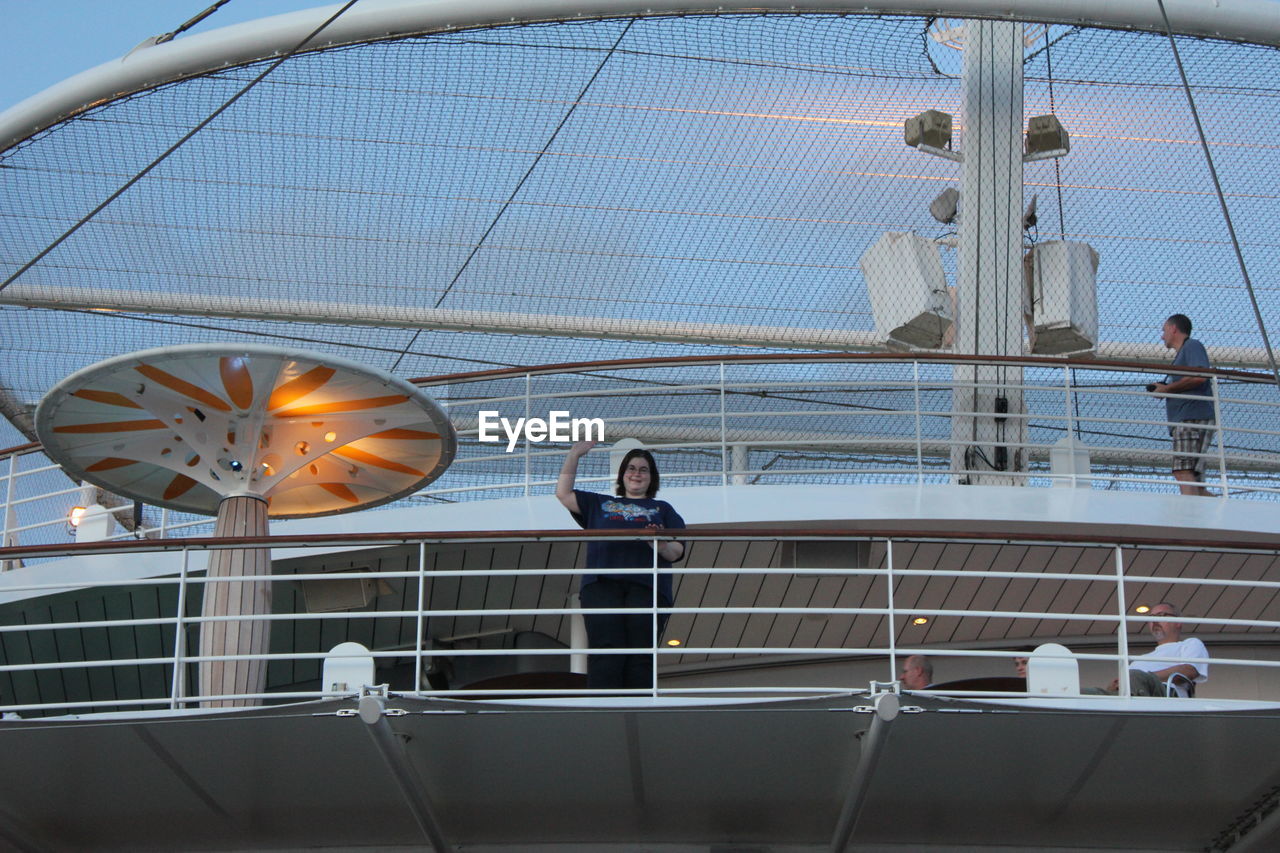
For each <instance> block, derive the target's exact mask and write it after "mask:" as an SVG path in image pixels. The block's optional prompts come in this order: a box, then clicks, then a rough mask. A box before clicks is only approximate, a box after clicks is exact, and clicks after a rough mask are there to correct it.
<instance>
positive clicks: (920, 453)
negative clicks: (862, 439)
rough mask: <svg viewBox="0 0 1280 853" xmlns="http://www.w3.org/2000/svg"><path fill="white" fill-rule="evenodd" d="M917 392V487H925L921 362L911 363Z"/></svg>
mask: <svg viewBox="0 0 1280 853" xmlns="http://www.w3.org/2000/svg"><path fill="white" fill-rule="evenodd" d="M911 367H912V374H913V376H914V379H915V381H914V382H913V383H912V384H913V385H914V386H915V392H916V485H917V486H923V485H924V437H923V435H922V430H921V425H920V362H919V361H913V362H911Z"/></svg>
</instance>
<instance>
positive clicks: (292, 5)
mask: <svg viewBox="0 0 1280 853" xmlns="http://www.w3.org/2000/svg"><path fill="white" fill-rule="evenodd" d="M213 4H214V0H0V22H2V23H3V33H4V35H3V37H0V111H3V110H7V109H8V108H9V107H11V106H13V105H14V104H16V103H18V102H19V101H22V100H25V99H26V98H29V97H31V96H32V95H35V94H38V93H40V92H42V91H44V90H45V89H47V88H48V87H50V86H52V85H54V84H55V83H58V82H60V81H62V80H64V79H66V78H67V77H70V76H72V75H73V74H78V73H79V72H81V71H84V70H87V69H89V68H92V67H94V66H95V65H101V64H102V63H104V62H109V61H111V60H113V59H118V58H120V57H121V56H123V55H124V54H126V53H128V52H129V51H130V50H132V49H133V48H134V47H137V46H138V44H140V43H141V42H142V41H144V40H145V39H147V38H149V37H150V36H154V35H160V34H161V33H167V32H172V31H173V30H176V29H177V28H178V27H180V26H182V24H184V23H185V22H186V21H188V20H190V19H191V18H194V17H195V16H196V15H198V14H200V13H201V12H203V11H204V10H205V9H207V8H209V7H210V6H212V5H213ZM326 5H330V0H230V2H229V3H227V4H226V5H224V6H223V7H222V8H221V9H219V10H218V11H216V12H214V13H213V14H212V15H210V16H209V17H208V18H206V19H205V20H204V21H203V22H201V23H200V24H198V25H196V26H195V27H193V28H192V29H190V30H188V31H187V33H186V34H187V35H191V34H193V33H199V32H203V31H205V30H210V29H216V28H217V27H225V26H228V25H230V24H238V23H240V22H242V21H249V20H253V19H255V18H263V17H266V16H268V15H278V14H281V13H283V12H293V11H296V10H298V9H309V8H312V7H314V6H326Z"/></svg>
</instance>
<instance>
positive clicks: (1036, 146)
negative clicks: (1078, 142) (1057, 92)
mask: <svg viewBox="0 0 1280 853" xmlns="http://www.w3.org/2000/svg"><path fill="white" fill-rule="evenodd" d="M1070 150H1071V139H1070V138H1069V137H1068V135H1067V131H1066V129H1065V128H1064V127H1063V126H1062V123H1061V122H1059V121H1058V117H1057V116H1055V115H1047V116H1032V117H1031V118H1029V119H1027V141H1026V153H1025V154H1024V155H1023V157H1022V162H1024V163H1031V162H1033V161H1035V160H1048V159H1049V158H1051V157H1061V156H1063V155H1064V154H1066V153H1067V152H1068V151H1070Z"/></svg>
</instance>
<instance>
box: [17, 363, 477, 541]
mask: <svg viewBox="0 0 1280 853" xmlns="http://www.w3.org/2000/svg"><path fill="white" fill-rule="evenodd" d="M36 429H37V431H38V433H39V435H40V439H41V441H43V442H44V446H45V449H46V450H47V451H48V453H49V455H50V456H52V457H53V458H54V459H56V460H57V461H58V462H59V463H61V465H62V466H63V468H65V469H66V471H67V472H68V473H69V474H71V475H72V476H78V477H80V478H82V479H84V480H87V481H89V482H91V483H95V484H97V485H99V486H102V487H103V488H105V489H109V490H111V491H113V492H116V493H117V494H121V495H125V496H128V497H132V498H135V499H138V500H142V501H146V502H147V503H151V504H158V505H160V506H167V507H170V508H172V509H178V510H183V511H187V512H198V513H207V514H215V513H216V512H217V509H218V504H219V503H220V502H221V501H222V499H223V498H226V497H231V496H234V495H249V496H258V497H262V498H264V499H265V500H266V501H267V505H268V508H269V509H268V512H269V514H270V515H271V516H273V517H276V518H284V517H302V516H315V515H328V514H331V513H339V512H345V511H347V510H353V509H363V508H367V507H370V506H375V505H377V504H381V503H386V502H387V501H392V500H395V499H397V498H400V497H403V496H405V495H407V494H410V493H412V492H414V491H416V490H417V489H420V488H422V487H423V486H425V485H426V484H428V483H430V482H431V481H433V480H435V479H436V478H437V477H439V476H440V475H441V474H442V473H443V472H444V470H445V469H446V468H447V467H448V466H449V463H450V462H452V461H453V456H454V451H455V447H456V438H455V435H454V431H453V427H452V426H451V425H450V423H449V419H448V417H447V416H446V415H445V414H444V412H443V411H442V410H441V408H440V407H439V406H438V405H436V403H435V402H434V401H433V400H432V399H431V398H430V397H429V396H427V395H426V394H425V393H424V392H423V391H421V390H419V389H417V388H415V387H414V386H412V385H410V384H409V383H407V382H404V381H403V380H400V379H396V378H394V377H392V376H390V375H388V374H386V373H383V372H382V371H379V370H375V369H373V368H369V367H365V366H363V365H359V364H356V363H354V362H351V361H347V360H345V359H341V358H335V357H333V356H329V355H322V354H319V353H313V352H305V351H299V350H289V349H279V348H275V347H265V346H229V345H209V344H195V345H190V346H178V347H165V348H161V349H152V350H145V351H143V352H136V353H131V354H129V355H124V356H120V357H118V358H113V359H109V360H107V361H103V362H100V363H99V364H96V365H93V366H91V367H88V368H86V369H84V370H81V371H79V372H78V373H75V374H73V375H72V376H69V377H68V378H66V379H65V380H63V381H62V382H61V383H59V384H58V385H57V386H55V387H54V388H53V389H52V390H50V391H49V393H48V394H47V395H46V396H45V398H44V400H43V401H42V402H41V403H40V407H39V409H38V410H37V412H36Z"/></svg>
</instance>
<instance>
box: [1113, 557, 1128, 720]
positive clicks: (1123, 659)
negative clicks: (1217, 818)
mask: <svg viewBox="0 0 1280 853" xmlns="http://www.w3.org/2000/svg"><path fill="white" fill-rule="evenodd" d="M1115 549H1116V607H1117V608H1118V610H1119V614H1120V622H1119V632H1118V638H1117V639H1118V644H1119V647H1120V649H1119V650H1120V659H1119V660H1118V661H1117V662H1116V663H1117V665H1118V666H1117V669H1118V672H1117V674H1116V681H1117V683H1118V684H1119V686H1120V695H1121V696H1125V697H1127V696H1128V695H1129V623H1128V622H1127V621H1126V620H1127V618H1128V613H1129V605H1128V603H1127V602H1126V601H1125V595H1124V556H1123V551H1122V550H1121V548H1120V546H1119V545H1117V546H1115Z"/></svg>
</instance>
